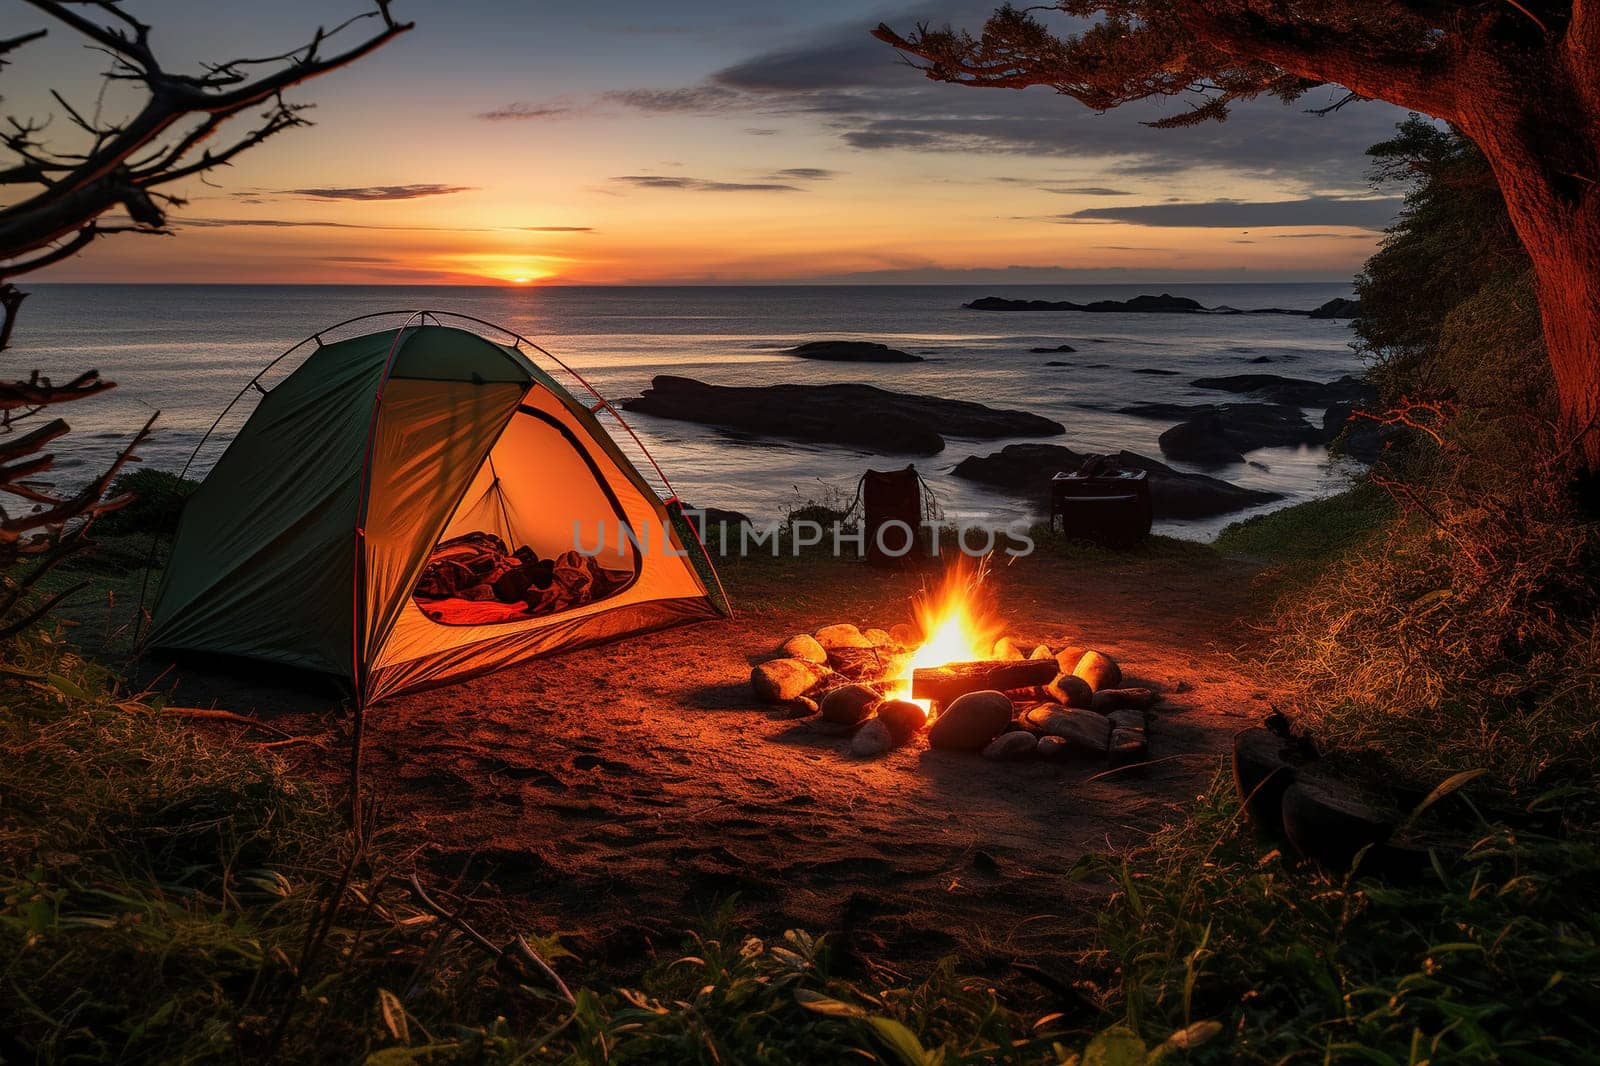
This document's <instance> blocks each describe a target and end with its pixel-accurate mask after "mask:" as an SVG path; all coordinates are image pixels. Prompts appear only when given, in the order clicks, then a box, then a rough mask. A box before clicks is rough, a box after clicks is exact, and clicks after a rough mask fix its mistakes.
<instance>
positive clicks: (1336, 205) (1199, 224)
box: [1057, 196, 1402, 230]
mask: <svg viewBox="0 0 1600 1066" xmlns="http://www.w3.org/2000/svg"><path fill="white" fill-rule="evenodd" d="M1401 203H1402V201H1401V199H1400V198H1399V197H1383V198H1380V199H1373V200H1350V199H1344V198H1342V197H1335V196H1308V197H1305V198H1303V199H1299V200H1271V201H1258V202H1249V201H1242V200H1212V201H1207V202H1201V203H1179V204H1131V205H1128V206H1126V207H1086V208H1084V209H1083V210H1081V211H1073V212H1072V213H1070V214H1066V215H1059V216H1057V218H1058V219H1059V220H1061V221H1063V222H1130V223H1132V224H1134V225H1136V226H1156V227H1168V226H1181V227H1192V228H1206V229H1258V228H1260V229H1265V228H1269V227H1273V226H1354V227H1357V228H1359V229H1370V230H1379V229H1382V228H1383V227H1385V226H1387V225H1388V224H1389V223H1390V222H1391V221H1393V219H1394V216H1395V214H1396V212H1398V211H1399V210H1400V206H1401Z"/></svg>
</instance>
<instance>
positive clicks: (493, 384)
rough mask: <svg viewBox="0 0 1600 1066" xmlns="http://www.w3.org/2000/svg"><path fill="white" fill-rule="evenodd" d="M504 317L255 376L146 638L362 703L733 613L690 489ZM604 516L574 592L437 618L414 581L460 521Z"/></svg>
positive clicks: (323, 347) (430, 327) (523, 531)
mask: <svg viewBox="0 0 1600 1066" xmlns="http://www.w3.org/2000/svg"><path fill="white" fill-rule="evenodd" d="M430 320H431V321H430ZM511 336H512V337H514V338H515V341H516V343H512V344H501V343H497V342H495V341H492V340H489V339H488V338H486V337H484V336H482V335H480V334H479V333H478V332H475V331H474V330H471V329H463V328H458V327H456V326H453V325H449V326H447V325H443V324H440V319H439V317H438V316H436V315H432V314H428V315H425V316H423V315H417V314H413V315H412V316H411V317H410V318H408V319H407V323H406V325H405V326H403V327H402V328H400V329H398V330H395V329H387V330H383V331H381V332H376V333H369V334H366V335H363V336H358V337H352V338H349V339H345V340H339V341H336V342H333V343H326V344H324V343H321V339H320V337H319V338H318V346H317V347H316V348H315V350H314V351H313V352H312V353H311V354H310V355H309V356H308V357H307V358H306V359H305V360H304V361H303V362H302V363H301V364H300V366H299V367H298V368H296V369H295V370H294V371H293V372H291V373H290V374H288V376H287V377H284V378H283V379H282V380H281V381H279V382H278V383H277V384H275V385H274V386H272V387H271V388H270V389H259V390H258V391H259V392H260V393H261V395H260V396H259V402H258V404H257V406H256V408H255V410H254V412H253V413H252V414H251V415H250V417H249V419H248V421H246V422H245V424H244V425H243V427H242V428H241V429H240V430H239V432H238V434H237V436H235V437H234V439H233V440H232V442H231V443H230V444H229V445H228V447H227V450H226V451H225V452H224V453H223V454H222V456H221V458H220V459H219V460H218V461H217V463H216V465H215V466H214V467H213V468H212V470H211V472H210V473H209V474H208V475H207V476H206V478H205V480H204V481H203V482H202V484H201V485H200V486H199V488H198V489H197V490H196V491H195V493H194V495H193V496H192V497H191V498H190V500H189V501H188V503H187V504H186V506H185V508H184V512H183V516H182V519H181V521H180V523H179V527H178V531H177V535H176V537H175V540H174V543H173V548H172V552H171V556H170V559H169V560H168V564H167V567H166V570H165V572H164V574H163V578H162V583H161V587H160V590H159V592H158V593H157V599H156V604H155V609H154V611H153V620H152V628H151V633H150V638H149V641H148V644H149V646H150V647H152V648H157V649H166V650H181V651H196V652H208V653H220V654H225V655H233V656H243V657H247V658H252V659H259V660H266V661H269V662H274V663H281V664H284V665H288V666H293V667H298V668H304V669H309V670H313V671H318V672H322V673H327V674H331V675H333V676H334V677H336V678H338V679H340V680H341V681H342V682H344V683H345V684H346V685H347V686H348V687H349V688H350V689H351V690H352V691H353V693H354V694H355V696H356V698H357V701H358V703H360V704H368V703H371V702H374V701H377V700H380V699H383V698H385V697H388V696H394V695H397V694H399V693H402V692H406V691H410V690H413V689H417V688H422V687H426V686H430V685H435V684H439V683H443V682H448V681H452V680H457V679H460V678H464V677H467V676H471V675H474V674H481V673H485V672H488V671H491V670H495V669H499V668H500V667H503V666H507V665H509V664H511V663H515V662H520V661H522V660H524V659H528V658H531V657H533V656H538V655H544V654H547V653H550V652H554V651H558V650H563V649H568V648H573V647H577V646H580V645H585V644H592V643H596V642H599V641H605V640H612V639H616V638H619V637H624V636H627V635H630V634H634V633H640V632H644V631H647V630H651V629H658V628H662V627H664V626H669V625H675V624H679V623H684V622H691V621H696V620H700V619H705V618H713V617H718V616H720V615H725V614H727V613H728V608H727V603H726V600H725V598H724V597H723V595H722V592H721V587H720V585H719V584H718V583H717V580H716V575H715V572H714V571H713V569H712V567H711V563H710V560H709V559H708V558H707V557H706V554H705V550H704V548H703V546H702V545H701V543H700V541H699V539H698V538H697V537H696V535H695V534H694V531H693V529H692V527H691V526H690V525H689V523H688V521H687V519H686V517H685V515H684V513H683V508H682V506H681V504H679V502H678V501H677V499H676V497H674V496H671V495H668V497H667V499H666V501H665V502H664V501H663V499H662V498H661V496H660V495H658V494H657V492H656V491H655V490H654V489H653V488H652V487H651V485H650V483H649V482H647V481H646V480H645V478H644V477H643V476H641V474H640V473H639V471H638V469H637V468H636V467H635V466H634V464H633V463H632V462H631V461H630V460H629V459H628V458H627V456H626V455H625V454H624V453H623V451H622V450H621V449H620V448H619V447H618V445H617V443H616V442H615V441H614V440H613V439H612V437H611V436H610V435H609V434H608V433H607V432H606V430H605V428H604V427H603V426H602V425H601V423H600V422H599V420H598V419H597V417H596V414H597V413H598V412H600V411H602V410H604V411H605V412H607V413H608V414H611V415H613V416H614V415H615V412H612V411H610V409H609V406H608V405H606V404H604V402H603V401H600V402H598V403H596V404H595V405H594V406H593V407H592V408H591V407H589V406H586V405H585V404H583V403H581V402H579V401H578V400H577V399H576V398H575V397H574V396H573V395H572V394H571V393H570V392H568V391H567V390H566V389H564V388H562V386H561V385H560V384H558V383H557V382H556V380H555V379H554V378H553V377H552V376H551V375H550V374H549V373H546V372H545V371H544V370H543V369H541V368H540V367H539V366H538V365H536V364H535V362H534V361H533V359H532V358H531V357H530V356H529V354H528V353H527V352H525V351H524V350H523V348H522V343H523V341H522V338H520V337H515V335H514V334H513V335H511ZM537 350H538V351H540V352H542V351H543V350H542V349H537ZM291 351H293V349H291ZM546 354H547V353H546ZM579 380H580V381H581V379H579ZM243 395H244V393H241V396H243ZM596 399H598V397H596ZM669 488H670V487H669ZM602 531H603V532H604V538H605V543H604V546H603V547H602V548H601V550H600V554H599V555H598V556H597V557H595V559H594V562H595V563H596V564H598V565H599V566H603V567H604V568H605V572H606V573H607V574H608V575H610V576H611V577H612V578H613V580H612V582H610V583H609V584H608V586H607V590H606V594H605V595H604V596H603V597H597V598H595V599H593V600H592V601H590V602H584V603H581V604H579V605H576V606H572V607H571V608H570V609H563V610H557V611H554V612H553V613H547V614H541V615H537V616H525V615H524V616H520V617H516V618H513V619H511V620H506V621H499V622H494V623H490V624H447V623H444V622H441V621H439V620H437V615H438V612H433V615H432V616H430V613H429V612H426V611H424V610H423V609H422V606H421V605H420V604H419V601H418V599H417V598H416V597H415V596H414V595H413V593H414V591H415V590H416V589H417V585H418V580H419V578H420V577H421V576H422V574H423V572H424V569H425V567H426V566H427V565H428V562H429V559H430V556H431V555H432V554H433V552H434V550H435V547H436V546H437V545H439V544H440V543H441V542H442V541H448V540H450V539H451V538H454V537H457V536H459V535H461V534H464V533H489V534H493V535H494V536H496V537H498V538H500V540H501V541H502V542H503V543H504V544H505V545H506V546H507V547H508V549H514V548H517V547H522V546H526V547H527V548H528V549H530V550H532V551H533V552H536V553H537V554H538V555H539V556H541V557H545V558H549V557H551V556H556V555H559V554H560V553H562V552H566V551H569V550H571V549H573V548H574V547H575V538H579V539H580V540H581V541H582V542H583V543H582V545H581V548H582V549H583V550H584V551H586V552H588V553H593V552H594V551H595V549H596V548H597V547H599V546H600V540H601V533H602Z"/></svg>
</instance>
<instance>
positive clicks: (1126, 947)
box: [1085, 777, 1600, 1063]
mask: <svg viewBox="0 0 1600 1066" xmlns="http://www.w3.org/2000/svg"><path fill="white" fill-rule="evenodd" d="M1522 814H1523V815H1524V816H1527V817H1529V818H1531V817H1532V816H1534V815H1536V816H1537V821H1538V823H1539V824H1540V826H1541V828H1540V829H1539V830H1537V831H1535V830H1533V829H1529V828H1527V826H1526V825H1523V827H1522V828H1518V829H1512V828H1509V827H1508V826H1507V825H1505V824H1503V823H1497V822H1495V821H1491V820H1485V821H1483V822H1481V823H1480V824H1478V825H1477V826H1475V827H1473V828H1472V829H1471V830H1470V831H1469V832H1468V833H1467V834H1466V836H1465V838H1464V839H1463V842H1462V845H1463V846H1462V847H1461V848H1460V849H1459V850H1456V849H1445V850H1441V851H1439V852H1437V853H1436V855H1435V868H1434V870H1432V871H1431V872H1429V873H1428V874H1427V875H1426V876H1425V877H1424V879H1423V880H1422V882H1421V883H1419V884H1413V885H1407V886H1405V887H1396V886H1394V885H1386V884H1383V883H1380V882H1377V881H1372V880H1363V879H1359V878H1351V877H1339V876H1328V875H1326V874H1323V873H1319V872H1316V871H1314V870H1311V869H1308V868H1306V867H1303V866H1294V865H1292V864H1290V863H1289V862H1288V861H1286V859H1285V858H1284V856H1283V855H1282V854H1281V853H1280V852H1279V851H1278V850H1277V849H1276V848H1275V847H1274V846H1272V845H1271V844H1270V843H1267V842H1263V841H1260V840H1258V839H1257V838H1256V837H1255V836H1254V835H1253V834H1252V833H1251V831H1250V830H1249V829H1248V828H1247V827H1246V826H1245V825H1244V824H1243V822H1242V821H1241V816H1240V811H1239V806H1238V803H1237V801H1236V800H1235V798H1234V795H1233V789H1232V782H1231V781H1230V780H1228V779H1227V778H1226V777H1219V779H1218V780H1217V781H1216V783H1215V784H1214V785H1213V787H1212V788H1211V789H1210V790H1209V791H1208V792H1207V793H1206V794H1205V795H1204V796H1202V797H1201V798H1200V800H1199V802H1198V803H1197V804H1196V806H1195V808H1194V809H1193V811H1192V812H1191V814H1190V817H1189V819H1188V820H1187V821H1185V822H1184V823H1183V824H1181V825H1179V826H1175V827H1173V828H1171V829H1169V830H1167V831H1165V832H1163V833H1161V834H1158V835H1157V836H1156V837H1154V838H1153V839H1152V840H1150V841H1149V843H1148V844H1147V845H1146V846H1145V847H1143V848H1141V849H1139V850H1138V851H1137V852H1136V853H1134V854H1133V855H1131V856H1130V857H1129V858H1127V859H1126V860H1125V861H1120V862H1114V861H1105V860H1100V861H1097V862H1094V863H1090V864H1085V865H1086V866H1092V868H1093V869H1095V870H1096V871H1098V872H1105V873H1109V874H1111V875H1112V876H1115V877H1116V878H1117V879H1118V880H1119V881H1120V883H1121V885H1122V886H1123V891H1122V892H1120V893H1119V894H1118V896H1117V897H1116V899H1115V900H1114V902H1113V905H1112V906H1111V908H1110V909H1109V910H1108V911H1107V913H1106V914H1105V915H1104V917H1103V919H1102V923H1101V936H1100V943H1099V945H1098V950H1100V951H1102V952H1104V953H1105V956H1106V962H1107V964H1108V965H1111V964H1117V965H1119V966H1120V971H1119V972H1120V977H1121V991H1122V1003H1123V1009H1124V1010H1125V1012H1126V1013H1127V1015H1128V1017H1129V1019H1130V1022H1131V1024H1133V1025H1134V1026H1136V1027H1137V1028H1139V1029H1141V1030H1143V1031H1145V1032H1147V1033H1148V1032H1152V1031H1155V1032H1160V1031H1170V1030H1172V1029H1176V1028H1179V1027H1181V1026H1185V1025H1189V1024H1192V1023H1194V1022H1196V1021H1211V1022H1215V1023H1219V1024H1220V1025H1221V1026H1222V1027H1223V1029H1224V1030H1225V1031H1226V1032H1227V1033H1228V1034H1230V1038H1229V1039H1220V1040H1217V1041H1216V1042H1215V1043H1213V1044H1211V1045H1209V1046H1208V1047H1206V1048H1204V1049H1202V1050H1201V1051H1200V1052H1199V1053H1198V1054H1197V1055H1196V1056H1195V1061H1201V1062H1250V1063H1256V1062H1259V1063H1269V1062H1271V1063H1275V1062H1296V1061H1305V1062H1359V1063H1421V1062H1474V1063H1500V1062H1520V1063H1568V1062H1585V1061H1591V1062H1592V1061H1596V1060H1595V1050H1594V1049H1595V1048H1597V1047H1600V849H1597V844H1600V834H1597V833H1596V829H1595V825H1596V822H1595V818H1596V815H1597V814H1600V793H1596V792H1595V791H1594V790H1592V789H1563V790H1560V791H1556V792H1550V793H1546V794H1543V795H1540V796H1538V797H1536V798H1534V799H1532V800H1530V801H1528V804H1527V810H1526V811H1524V812H1522Z"/></svg>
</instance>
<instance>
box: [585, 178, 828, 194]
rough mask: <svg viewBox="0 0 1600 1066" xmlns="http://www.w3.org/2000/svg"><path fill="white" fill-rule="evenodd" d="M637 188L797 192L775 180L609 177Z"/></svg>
mask: <svg viewBox="0 0 1600 1066" xmlns="http://www.w3.org/2000/svg"><path fill="white" fill-rule="evenodd" d="M611 180H612V181H615V182H621V183H622V184H624V185H632V186H634V187H635V188H639V189H683V190H687V191H691V192H799V191H800V187H799V186H797V185H785V184H780V183H777V182H743V181H710V180H708V179H706V178H684V177H676V176H669V175H665V174H624V175H622V176H620V177H615V178H612V179H611Z"/></svg>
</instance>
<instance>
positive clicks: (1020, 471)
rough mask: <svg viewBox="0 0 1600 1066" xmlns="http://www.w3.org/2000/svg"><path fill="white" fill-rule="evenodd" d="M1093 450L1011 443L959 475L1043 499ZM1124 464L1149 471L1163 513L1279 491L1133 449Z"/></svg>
mask: <svg viewBox="0 0 1600 1066" xmlns="http://www.w3.org/2000/svg"><path fill="white" fill-rule="evenodd" d="M1087 458H1088V456H1086V455H1084V454H1082V453H1079V452H1075V451H1073V450H1072V449H1071V448H1067V447H1064V446H1062V445H1060V444H1008V445H1006V446H1005V447H1004V448H1002V449H1001V450H1000V451H998V452H994V453H992V454H990V455H973V456H968V457H967V458H965V459H963V460H961V462H960V463H958V464H957V465H956V468H955V471H954V473H955V475H956V476H957V477H962V478H966V479H967V480H969V481H977V482H981V483H982V484H985V485H991V486H993V487H995V488H999V489H1005V490H1008V491H1011V492H1015V493H1017V494H1019V495H1023V496H1027V497H1029V498H1031V499H1033V500H1034V501H1036V502H1038V503H1039V504H1041V505H1043V504H1044V503H1045V502H1046V501H1047V499H1048V497H1049V492H1050V479H1051V478H1052V477H1053V476H1054V475H1055V474H1056V472H1057V471H1060V470H1076V469H1078V467H1080V466H1082V465H1083V462H1084V460H1085V459H1087ZM1112 458H1113V459H1115V460H1116V462H1117V463H1118V464H1119V465H1121V466H1124V467H1128V468H1130V469H1133V470H1143V471H1146V472H1147V474H1148V475H1149V482H1150V502H1151V505H1152V506H1153V507H1154V509H1155V515H1156V517H1157V518H1164V519H1186V518H1211V517H1213V516H1215V515H1223V514H1230V513H1232V512H1234V511H1242V510H1244V509H1245V508H1247V507H1255V506H1257V505H1259V504H1263V503H1271V502H1272V501H1273V500H1276V499H1279V498H1280V497H1279V494H1278V493H1275V492H1260V491H1257V490H1255V489H1247V488H1242V487H1240V486H1238V485H1234V484H1230V483H1229V482H1226V481H1222V480H1220V479H1218V478H1214V477H1207V476H1206V475H1205V474H1190V473H1186V472H1184V471H1181V470H1174V469H1173V468H1172V467H1170V466H1167V465H1166V464H1165V463H1161V462H1158V461H1156V460H1155V459H1150V458H1148V457H1146V456H1143V455H1137V454H1135V453H1133V452H1118V453H1117V454H1116V455H1115V456H1113V457H1112Z"/></svg>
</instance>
